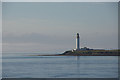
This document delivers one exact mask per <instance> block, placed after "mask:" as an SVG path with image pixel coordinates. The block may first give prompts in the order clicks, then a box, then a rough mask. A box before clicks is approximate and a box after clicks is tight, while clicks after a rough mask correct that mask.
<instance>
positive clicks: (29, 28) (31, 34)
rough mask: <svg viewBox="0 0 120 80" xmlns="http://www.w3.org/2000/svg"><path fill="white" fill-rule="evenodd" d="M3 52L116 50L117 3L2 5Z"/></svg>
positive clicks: (12, 3) (22, 3) (9, 3)
mask: <svg viewBox="0 0 120 80" xmlns="http://www.w3.org/2000/svg"><path fill="white" fill-rule="evenodd" d="M2 8H3V11H2V13H3V52H31V53H32V52H37V53H39V52H40V53H42V52H44V53H56V52H57V53H60V52H64V51H66V50H70V49H74V48H75V41H76V40H75V38H76V33H77V32H78V33H80V47H84V46H86V47H89V48H97V49H116V48H118V3H117V2H116V3H115V2H114V3H113V2H111V3H110V2H109V3H108V2H106V3H105V2H104V3H100V2H98V3H95V2H94V3H92V2H91V3H83V2H79V3H76V2H71V3H70V2H66V3H59V2H58V3H56V2H54V3H52V2H51V3H43V2H37V3H36V2H28V3H26V2H18V3H17V2H16V3H15V2H8V3H7V2H6V3H5V2H4V3H3V7H2Z"/></svg>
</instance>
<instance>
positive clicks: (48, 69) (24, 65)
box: [2, 53, 118, 78]
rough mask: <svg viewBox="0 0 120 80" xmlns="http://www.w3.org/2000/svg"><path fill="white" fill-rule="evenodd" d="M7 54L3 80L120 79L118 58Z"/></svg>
mask: <svg viewBox="0 0 120 80" xmlns="http://www.w3.org/2000/svg"><path fill="white" fill-rule="evenodd" d="M38 54H41V53H3V55H2V77H3V78H118V56H35V55H38Z"/></svg>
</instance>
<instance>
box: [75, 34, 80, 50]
mask: <svg viewBox="0 0 120 80" xmlns="http://www.w3.org/2000/svg"><path fill="white" fill-rule="evenodd" d="M79 39H80V37H79V33H77V36H76V50H80V45H79V44H80V43H79Z"/></svg>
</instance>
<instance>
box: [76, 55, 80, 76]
mask: <svg viewBox="0 0 120 80" xmlns="http://www.w3.org/2000/svg"><path fill="white" fill-rule="evenodd" d="M76 60H77V61H76V64H77V68H76V69H77V74H80V56H76Z"/></svg>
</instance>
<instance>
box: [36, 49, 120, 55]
mask: <svg viewBox="0 0 120 80" xmlns="http://www.w3.org/2000/svg"><path fill="white" fill-rule="evenodd" d="M119 51H120V50H93V49H90V50H78V51H77V50H69V51H65V52H64V53H62V54H48V55H37V56H120V53H119Z"/></svg>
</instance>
